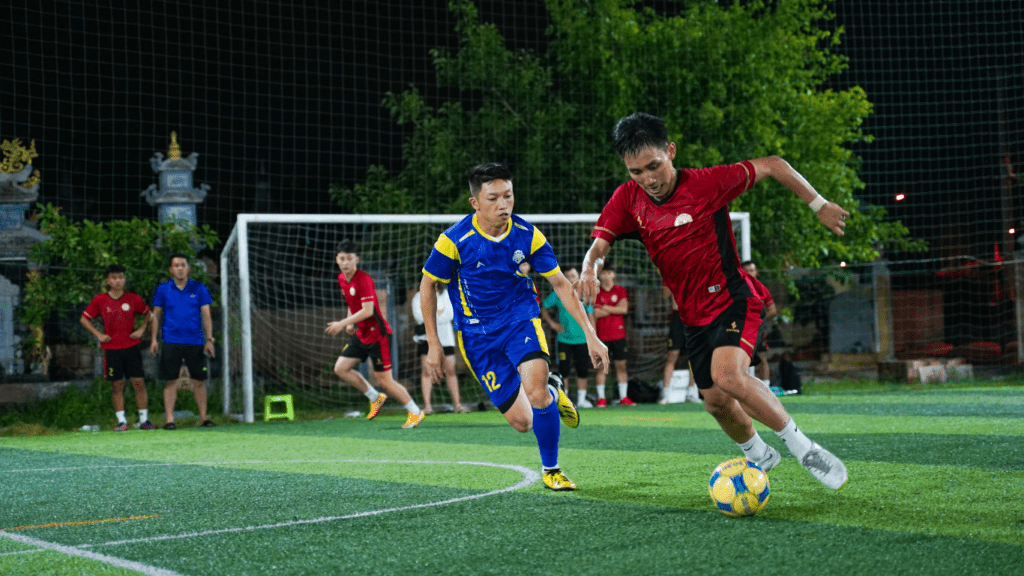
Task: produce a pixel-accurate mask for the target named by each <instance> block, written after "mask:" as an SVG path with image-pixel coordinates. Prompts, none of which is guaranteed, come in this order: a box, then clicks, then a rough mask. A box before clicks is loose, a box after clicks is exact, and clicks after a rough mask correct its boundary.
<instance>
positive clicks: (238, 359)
mask: <svg viewBox="0 0 1024 576" xmlns="http://www.w3.org/2000/svg"><path fill="white" fill-rule="evenodd" d="M464 216H465V215H460V214H435V215H406V214H372V215H328V214H239V215H238V219H237V221H236V223H235V226H234V228H233V229H232V231H231V234H230V236H229V237H228V240H227V242H226V243H225V244H224V248H223V250H222V252H221V258H220V296H221V303H222V310H221V322H220V324H221V325H220V329H221V337H222V341H223V350H222V356H223V357H222V367H223V368H222V378H223V410H224V413H225V414H241V415H242V419H243V420H244V421H245V422H254V421H255V410H256V403H257V402H256V398H257V395H259V394H262V395H270V394H275V395H276V394H292V395H293V397H295V402H296V405H297V407H303V408H305V409H317V410H324V411H332V410H340V409H345V408H352V407H358V406H361V405H362V402H363V401H364V400H365V398H364V397H363V396H362V394H360V393H359V392H358V391H356V390H355V389H353V388H351V387H350V386H348V385H346V384H343V383H342V382H341V381H340V380H339V379H338V378H337V376H335V375H334V373H333V371H332V367H333V365H334V361H335V360H336V359H337V356H338V354H339V353H340V351H341V348H342V347H343V346H344V344H345V342H346V341H347V340H346V338H345V336H344V335H340V336H339V337H338V338H331V337H329V336H327V335H326V334H324V332H323V330H324V327H325V326H326V324H327V323H328V322H330V321H332V320H338V319H340V318H343V317H345V316H346V315H348V308H347V305H346V304H345V302H344V299H343V297H342V295H341V293H340V292H339V290H338V284H337V275H338V269H337V266H336V265H335V263H334V255H335V249H336V247H337V245H338V243H339V242H340V241H341V240H343V239H352V240H354V241H355V242H356V244H357V245H359V246H360V265H359V267H360V269H362V270H365V271H366V272H368V273H369V274H370V275H371V276H372V277H373V280H374V283H375V286H376V289H377V293H378V298H379V300H380V302H381V307H382V309H383V312H384V314H385V316H386V318H387V320H388V323H389V324H391V327H392V336H391V339H392V342H391V343H392V357H393V367H392V370H393V372H394V375H395V377H396V379H397V380H399V382H402V383H403V384H404V385H405V386H406V387H407V388H408V389H409V392H410V393H411V394H412V395H413V398H415V399H416V400H417V402H419V401H420V399H421V397H420V367H419V362H420V360H419V356H418V354H417V352H416V347H415V345H414V344H413V343H412V333H413V328H414V323H413V321H412V319H411V317H410V313H409V303H408V300H409V297H410V296H411V295H412V294H413V293H414V292H415V291H416V290H417V289H418V286H419V279H420V278H421V275H422V273H421V270H422V266H423V263H424V262H425V261H426V259H427V256H428V255H429V254H430V250H431V248H432V246H433V244H434V241H435V240H437V237H438V235H439V234H440V233H441V232H443V231H444V230H445V229H446V228H448V227H449V226H451V225H452V224H454V223H455V222H457V221H458V220H460V219H461V218H463V217H464ZM523 217H524V218H525V219H526V220H528V221H530V222H531V223H533V224H535V225H536V226H537V227H538V228H539V229H540V230H541V232H543V233H544V235H545V236H546V237H547V239H548V241H549V242H550V243H551V246H552V248H553V249H554V250H555V254H556V255H557V256H558V260H559V263H560V265H561V266H562V267H563V268H565V269H568V268H569V267H572V266H579V263H580V262H581V261H582V258H583V255H584V253H585V252H586V249H587V248H588V247H589V246H590V242H591V240H590V232H591V230H592V228H593V225H594V223H595V222H596V221H597V218H598V214H539V215H524V216H523ZM731 217H732V222H733V230H734V233H735V234H736V239H737V249H738V251H739V253H740V257H741V258H742V259H749V258H750V219H749V215H748V214H747V213H732V214H731ZM623 244H624V245H625V246H617V247H616V249H615V250H613V253H612V260H613V261H614V262H615V265H616V270H617V271H618V272H619V279H620V280H622V281H623V282H622V283H623V284H624V285H625V286H626V287H627V289H628V290H629V291H630V302H631V304H630V308H631V309H630V314H631V316H632V317H633V318H632V319H631V320H632V321H631V322H629V324H630V330H631V331H630V338H631V341H630V350H631V360H630V362H631V364H630V371H631V373H634V372H635V373H637V374H643V373H645V372H646V373H653V372H654V371H655V366H656V365H657V370H659V371H660V364H659V357H660V362H661V363H663V362H664V344H663V343H664V339H665V334H666V333H667V326H668V315H667V314H668V312H667V311H668V310H669V305H668V303H667V302H665V301H664V300H663V299H662V298H661V297H660V287H661V281H660V277H659V276H658V274H657V271H656V270H655V269H654V267H653V265H651V263H650V259H649V258H648V256H647V254H646V252H645V251H644V249H643V247H642V246H641V245H640V243H639V242H636V241H634V240H628V241H624V242H623ZM534 280H535V281H537V282H538V289H539V290H540V291H541V296H544V295H546V293H547V292H549V291H550V288H549V287H548V285H547V283H546V282H542V281H540V277H539V276H534ZM627 318H628V319H629V317H627ZM456 357H458V354H456ZM467 378H468V379H469V380H472V378H471V377H470V376H468V375H466V374H463V379H467ZM368 379H369V380H370V382H371V384H373V383H374V382H373V379H372V378H368ZM460 390H461V393H462V396H463V403H474V404H475V403H480V402H485V401H486V395H485V394H484V393H483V391H482V390H481V389H480V387H479V385H477V384H476V383H475V382H472V385H470V384H469V383H468V382H465V381H464V382H463V385H462V387H461V388H460ZM433 394H434V396H435V398H436V399H437V400H440V402H439V401H437V400H435V402H434V403H435V405H437V404H439V403H443V401H444V398H446V397H447V390H446V389H445V387H444V386H438V385H436V384H435V385H434V387H433Z"/></svg>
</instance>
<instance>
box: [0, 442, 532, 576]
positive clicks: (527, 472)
mask: <svg viewBox="0 0 1024 576" xmlns="http://www.w3.org/2000/svg"><path fill="white" fill-rule="evenodd" d="M342 462H345V463H359V464H367V463H379V464H445V465H453V464H455V465H463V466H488V467H491V468H504V469H506V470H514V471H516V472H519V473H521V474H522V475H523V479H522V480H520V481H519V482H517V483H515V484H514V485H512V486H508V487H506V488H500V489H498V490H492V491H490V492H484V493H482V494H474V495H471V496H462V497H459V498H450V499H448V500H440V501H437V502H428V503H425V504H413V505H410V506H397V507H394V508H384V509H381V510H369V511H366V512H357V513H354V514H346V515H343V516H324V517H322V518H311V519H308V520H293V521H290V522H277V523H274V524H261V525H254V526H241V527H236V528H221V529H218V530H203V531H200V532H186V533H183V534H166V535H163V536H151V537H148V538H133V539H130V540H112V541H110V542H104V543H102V544H82V545H79V546H77V547H75V548H69V547H66V546H60V545H58V544H50V546H56V547H59V548H60V549H61V550H62V551H63V550H64V549H71V550H78V551H82V550H80V549H82V548H91V547H96V546H120V545H124V544H137V543H143V542H158V541H162V540H174V539H180V538H196V537H202V536H212V535H215V534H228V533H232V532H251V531H254V530H267V529H272V528H287V527H289V526H300V525H303V524H319V523H323V522H334V521H337V520H346V519H349V518H362V517H366V516H377V515H380V514H387V513H390V512H402V511H405V510H415V509H417V508H429V507H432V506H443V505H446V504H454V503H456V502H465V501H468V500H476V499H478V498H484V497H487V496H494V495H496V494H502V493H505V492H512V491H514V490H519V489H520V488H525V487H527V486H529V485H531V484H533V483H534V482H536V481H537V480H540V474H539V473H538V472H536V471H534V470H531V469H529V468H526V467H525V466H517V465H514V464H495V463H493V462H470V461H458V462H446V461H441V460H355V459H352V460H322V459H314V460H238V461H234V462H190V463H182V464H170V463H166V462H160V463H153V464H129V465H127V466H114V465H104V466H75V467H71V468H36V469H25V470H9V471H8V473H12V472H51V471H68V470H86V469H102V468H126V467H130V466H136V467H141V466H223V465H237V464H307V463H342ZM0 536H5V537H12V536H15V535H13V534H10V535H9V534H7V533H5V532H3V531H0ZM18 538H25V537H24V536H18ZM12 539H13V538H12ZM28 540H33V541H34V542H42V541H41V540H34V539H31V538H28ZM19 541H21V540H19ZM47 544H48V543H47ZM49 549H55V548H49ZM113 559H114V560H119V559H117V558H113ZM124 562H127V560H125V561H124ZM140 566H142V565H140ZM154 570H155V569H154ZM165 573H166V574H173V573H172V572H160V574H165ZM147 574H149V573H148V572H147ZM153 574H157V573H156V572H154V573H153Z"/></svg>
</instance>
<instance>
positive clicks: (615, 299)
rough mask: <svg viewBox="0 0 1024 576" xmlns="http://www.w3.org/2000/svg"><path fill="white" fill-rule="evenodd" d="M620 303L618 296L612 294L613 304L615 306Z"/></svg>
mask: <svg viewBox="0 0 1024 576" xmlns="http://www.w3.org/2000/svg"><path fill="white" fill-rule="evenodd" d="M618 301H619V297H618V295H617V294H612V304H615V303H616V302H618Z"/></svg>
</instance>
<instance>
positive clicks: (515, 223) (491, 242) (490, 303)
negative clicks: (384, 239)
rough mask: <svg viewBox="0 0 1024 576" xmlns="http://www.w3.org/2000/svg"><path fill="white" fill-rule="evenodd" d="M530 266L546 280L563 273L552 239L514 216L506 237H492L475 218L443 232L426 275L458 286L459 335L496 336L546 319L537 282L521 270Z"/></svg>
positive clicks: (454, 297)
mask: <svg viewBox="0 0 1024 576" xmlns="http://www.w3.org/2000/svg"><path fill="white" fill-rule="evenodd" d="M524 261H526V262H529V263H530V265H531V266H533V269H534V270H536V271H537V272H538V273H539V274H540V275H541V276H544V277H549V276H552V275H554V274H557V273H558V272H559V271H560V270H559V268H558V260H557V259H556V258H555V252H554V250H552V249H551V245H550V244H548V241H547V238H545V237H544V235H543V234H541V232H540V230H538V229H536V228H534V227H533V225H532V224H530V223H529V222H527V221H526V220H523V219H522V218H520V217H519V216H516V215H515V214H513V215H512V216H511V217H510V218H509V225H508V229H507V230H506V231H505V234H503V235H502V236H501V237H500V238H491V237H489V236H487V234H484V233H483V232H482V231H481V230H480V227H479V226H478V224H477V220H476V215H473V214H471V215H469V216H466V217H465V218H463V219H462V220H460V221H459V222H458V223H457V224H455V225H454V226H452V227H451V228H449V229H447V230H445V231H444V232H442V233H441V236H439V237H438V239H437V242H436V243H435V244H434V249H433V250H432V251H431V252H430V257H429V258H427V263H426V264H424V265H423V273H424V274H427V275H429V276H430V277H431V278H433V279H434V280H436V281H438V282H444V283H448V282H452V285H451V286H450V287H449V290H448V296H449V299H450V300H451V302H452V309H453V310H454V311H455V329H456V330H460V331H462V332H466V333H469V334H493V333H495V332H497V331H498V330H500V329H502V328H505V327H507V326H509V325H511V324H513V323H516V322H521V321H524V320H530V319H533V318H536V317H537V316H538V315H540V307H539V306H538V305H537V295H536V293H535V292H534V287H533V280H531V279H530V278H529V277H528V276H526V275H524V274H523V273H522V272H520V271H519V265H520V264H522V263H523V262H524Z"/></svg>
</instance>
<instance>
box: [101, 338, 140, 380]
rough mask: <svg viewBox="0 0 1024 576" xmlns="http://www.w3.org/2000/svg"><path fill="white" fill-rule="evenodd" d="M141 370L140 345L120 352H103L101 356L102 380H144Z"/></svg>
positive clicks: (122, 349)
mask: <svg viewBox="0 0 1024 576" xmlns="http://www.w3.org/2000/svg"><path fill="white" fill-rule="evenodd" d="M144 377H145V373H144V372H143V370H142V344H141V343H139V344H136V345H135V346H132V347H131V348H121V349H120V350H105V351H104V354H103V379H104V380H106V381H108V382H117V381H118V380H124V379H125V378H144Z"/></svg>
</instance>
